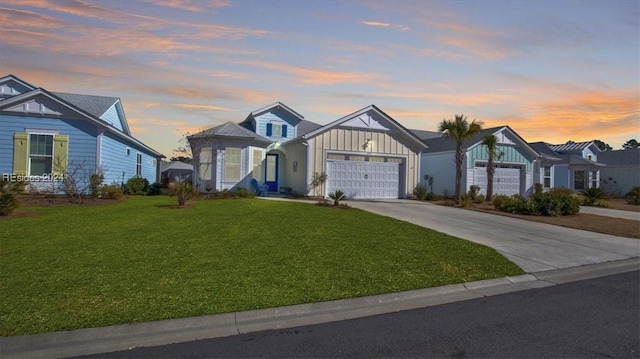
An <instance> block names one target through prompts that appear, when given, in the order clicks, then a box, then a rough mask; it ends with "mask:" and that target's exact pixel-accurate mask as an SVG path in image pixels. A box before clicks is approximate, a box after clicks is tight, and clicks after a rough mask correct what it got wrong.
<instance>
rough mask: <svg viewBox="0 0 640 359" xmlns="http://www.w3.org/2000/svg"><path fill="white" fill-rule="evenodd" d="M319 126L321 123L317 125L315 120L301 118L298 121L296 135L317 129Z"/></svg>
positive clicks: (302, 134)
mask: <svg viewBox="0 0 640 359" xmlns="http://www.w3.org/2000/svg"><path fill="white" fill-rule="evenodd" d="M320 127H322V125H318V124H317V123H315V122H311V121H307V120H302V121H300V123H298V137H300V136H304V135H306V134H307V133H309V132H311V131H315V130H317V129H319V128H320Z"/></svg>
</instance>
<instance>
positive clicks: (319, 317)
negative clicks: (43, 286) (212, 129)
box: [0, 257, 640, 358]
mask: <svg viewBox="0 0 640 359" xmlns="http://www.w3.org/2000/svg"><path fill="white" fill-rule="evenodd" d="M636 270H640V258H638V257H636V258H630V259H624V260H618V261H613V262H604V263H598V264H592V265H585V266H580V267H571V268H564V269H556V270H549V271H543V272H535V273H529V274H524V275H520V276H513V277H505V278H495V279H487V280H481V281H476V282H469V283H462V284H452V285H446V286H442V287H434V288H426V289H417V290H411V291H405V292H398V293H390V294H381V295H374V296H367V297H360V298H353V299H341V300H334V301H328V302H319V303H309V304H300V305H292V306H286V307H278V308H268V309H259V310H251V311H245V312H237V313H226V314H216V315H207V316H200V317H193V318H180V319H169V320H161V321H154V322H146V323H136V324H124V325H115V326H109V327H101V328H88V329H78V330H73V331H64V332H53V333H43V334H35V335H23V336H15V337H7V338H0V356H1V357H2V358H63V357H69V356H79V355H87V354H97V353H106V352H112V351H119V350H127V349H131V348H133V347H144V346H155V345H162V344H172V343H179V342H186V341H193V340H199V339H210V338H219V337H226V336H232V335H237V334H243V333H251V332H257V331H262V330H272V329H283V328H292V327H297V326H303V325H312V324H320V323H327V322H333V321H340V320H346V319H354V318H361V317H366V316H372V315H379V314H385V313H393V312H398V311H402V310H409V309H416V308H424V307H429V306H434V305H440V304H446V303H453V302H458V301H463V300H469V299H476V298H482V297H488V296H493V295H499V294H504V293H511V292H517V291H522V290H527V289H532V288H543V287H550V286H555V285H560V284H564V283H569V282H574V281H579V280H584V279H592V278H599V277H604V276H608V275H613V274H620V273H626V272H631V271H636Z"/></svg>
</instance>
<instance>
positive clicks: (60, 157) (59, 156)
mask: <svg viewBox="0 0 640 359" xmlns="http://www.w3.org/2000/svg"><path fill="white" fill-rule="evenodd" d="M68 154H69V136H67V135H55V136H54V137H53V156H54V158H53V173H54V174H55V175H56V176H62V175H64V174H65V173H66V172H67V157H68Z"/></svg>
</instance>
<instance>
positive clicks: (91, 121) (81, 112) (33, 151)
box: [0, 75, 164, 190]
mask: <svg viewBox="0 0 640 359" xmlns="http://www.w3.org/2000/svg"><path fill="white" fill-rule="evenodd" d="M163 157H164V156H163V155H162V154H160V153H158V152H157V151H155V150H153V149H151V148H150V147H148V146H147V145H145V144H144V143H142V142H140V141H139V140H137V139H135V138H134V137H133V136H132V135H131V131H130V130H129V126H128V124H127V120H126V117H125V114H124V110H123V108H122V103H121V101H120V99H119V98H115V97H104V96H91V95H80V94H68V93H58V92H49V91H47V90H45V89H43V88H38V87H35V86H33V85H31V84H29V83H27V82H25V81H23V80H21V79H19V78H18V77H16V76H13V75H8V76H4V77H2V78H0V174H1V175H2V176H3V178H7V179H12V178H13V179H26V180H27V181H28V182H29V183H30V185H32V186H34V187H38V188H41V189H51V190H54V189H55V188H56V185H57V183H58V182H59V181H60V180H61V179H62V178H63V177H64V176H75V177H77V178H76V180H80V181H86V180H88V178H89V176H90V175H91V174H93V173H96V172H102V173H103V175H104V183H106V184H112V183H117V184H121V183H123V182H126V181H127V180H128V179H129V178H131V177H134V176H141V177H144V178H146V179H147V180H148V181H149V182H150V183H153V182H157V181H158V180H159V162H160V159H161V158H163Z"/></svg>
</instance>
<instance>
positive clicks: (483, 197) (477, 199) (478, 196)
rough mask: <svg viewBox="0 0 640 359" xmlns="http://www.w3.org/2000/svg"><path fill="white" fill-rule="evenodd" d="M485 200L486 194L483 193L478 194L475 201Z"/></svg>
mask: <svg viewBox="0 0 640 359" xmlns="http://www.w3.org/2000/svg"><path fill="white" fill-rule="evenodd" d="M484 200H485V196H484V195H483V194H479V195H477V196H476V199H475V200H474V202H475V203H482V202H484Z"/></svg>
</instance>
